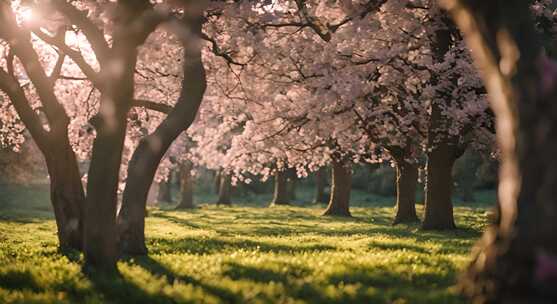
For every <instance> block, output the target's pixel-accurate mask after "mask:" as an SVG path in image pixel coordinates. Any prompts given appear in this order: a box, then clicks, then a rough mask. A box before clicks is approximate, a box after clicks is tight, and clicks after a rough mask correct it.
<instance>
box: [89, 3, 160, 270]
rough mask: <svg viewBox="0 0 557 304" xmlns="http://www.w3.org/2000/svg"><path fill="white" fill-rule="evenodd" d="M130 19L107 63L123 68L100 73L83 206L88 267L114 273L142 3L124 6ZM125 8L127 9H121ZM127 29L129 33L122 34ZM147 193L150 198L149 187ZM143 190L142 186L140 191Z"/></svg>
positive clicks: (120, 29) (117, 36)
mask: <svg viewBox="0 0 557 304" xmlns="http://www.w3.org/2000/svg"><path fill="white" fill-rule="evenodd" d="M120 9H121V10H126V12H128V10H129V12H128V13H129V14H126V18H122V19H121V20H119V24H118V25H117V26H116V28H117V29H118V30H117V31H116V32H115V33H114V37H115V38H114V42H113V45H112V48H111V49H110V51H111V54H110V58H108V59H107V61H106V62H105V64H106V66H110V67H119V69H117V70H118V72H115V71H114V69H103V70H102V71H101V73H102V76H101V77H102V78H103V86H102V88H101V92H102V93H101V101H100V109H99V113H98V114H97V116H96V117H94V118H93V119H92V121H91V122H92V124H93V125H94V127H95V129H96V131H97V135H96V137H95V140H94V142H93V150H92V157H91V163H90V167H89V173H88V177H87V198H86V200H85V210H84V213H83V214H84V226H83V227H84V232H83V236H84V237H83V249H84V250H83V251H84V255H85V266H86V269H94V270H95V271H100V272H115V271H117V268H116V260H117V258H118V248H117V236H118V231H117V229H116V209H117V200H118V195H117V191H118V183H119V182H120V165H121V162H122V152H123V149H124V140H125V138H126V128H127V116H128V112H129V109H130V108H131V106H132V101H133V98H134V86H135V83H134V74H135V67H136V63H137V44H136V43H137V41H130V40H129V37H127V36H126V35H128V33H127V32H128V30H127V29H128V26H129V23H131V22H133V19H134V18H135V17H136V16H137V15H138V14H141V13H142V12H143V9H142V8H141V6H140V5H139V6H137V7H131V6H126V8H124V7H120ZM122 12H123V11H122ZM124 32H126V33H124ZM149 186H150V184H149V185H148V187H147V190H146V191H145V197H147V191H148V190H149ZM138 190H139V189H138Z"/></svg>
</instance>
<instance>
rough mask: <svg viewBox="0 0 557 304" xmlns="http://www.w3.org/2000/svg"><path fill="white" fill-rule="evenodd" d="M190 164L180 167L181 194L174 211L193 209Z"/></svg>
mask: <svg viewBox="0 0 557 304" xmlns="http://www.w3.org/2000/svg"><path fill="white" fill-rule="evenodd" d="M191 170H192V164H191V163H190V162H186V163H185V164H183V165H181V166H180V179H181V184H180V190H181V191H180V192H181V193H182V198H181V199H180V203H179V204H178V206H176V209H193V208H195V206H194V204H193V187H194V186H193V176H192V175H191Z"/></svg>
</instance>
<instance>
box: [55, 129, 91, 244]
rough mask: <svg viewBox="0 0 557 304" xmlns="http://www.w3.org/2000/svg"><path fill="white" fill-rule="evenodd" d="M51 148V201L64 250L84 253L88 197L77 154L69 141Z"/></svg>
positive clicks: (65, 138)
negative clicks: (83, 217) (86, 197)
mask: <svg viewBox="0 0 557 304" xmlns="http://www.w3.org/2000/svg"><path fill="white" fill-rule="evenodd" d="M62 138H63V139H62V142H58V143H56V144H53V145H51V147H50V151H49V152H48V153H47V154H46V164H47V168H48V174H49V176H50V200H51V202H52V205H53V209H54V216H55V219H56V226H57V228H58V241H59V245H60V248H62V249H65V248H72V249H76V250H81V249H82V242H83V238H82V234H83V220H82V208H83V205H84V203H85V193H84V191H83V185H82V183H81V175H80V173H79V167H78V164H77V158H76V156H75V153H74V151H73V149H72V147H71V145H70V143H69V142H68V138H67V137H65V136H64V137H62Z"/></svg>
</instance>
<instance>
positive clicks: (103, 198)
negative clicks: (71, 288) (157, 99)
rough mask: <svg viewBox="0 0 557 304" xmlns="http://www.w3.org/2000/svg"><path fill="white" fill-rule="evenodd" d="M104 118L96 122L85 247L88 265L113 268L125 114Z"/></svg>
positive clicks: (124, 134)
mask: <svg viewBox="0 0 557 304" xmlns="http://www.w3.org/2000/svg"><path fill="white" fill-rule="evenodd" d="M105 98H106V99H109V98H110V97H105ZM110 99H112V100H118V99H115V98H110ZM105 102H106V101H105ZM130 102H131V100H130ZM113 106H115V105H113ZM115 107H116V106H115ZM101 111H102V110H101ZM103 120H104V121H105V122H103V123H100V124H98V125H97V126H96V129H97V137H96V138H95V141H94V144H93V156H92V158H91V165H90V169H89V175H88V179H87V199H86V200H85V202H86V203H85V210H84V242H83V249H84V253H85V261H86V265H87V268H89V267H92V268H93V269H95V270H98V271H103V272H113V271H116V259H117V256H118V250H117V247H116V234H117V231H116V206H117V190H118V182H119V173H120V163H121V156H122V151H123V146H124V138H125V136H126V116H125V113H122V112H120V113H119V114H118V115H117V116H116V117H110V118H108V119H103Z"/></svg>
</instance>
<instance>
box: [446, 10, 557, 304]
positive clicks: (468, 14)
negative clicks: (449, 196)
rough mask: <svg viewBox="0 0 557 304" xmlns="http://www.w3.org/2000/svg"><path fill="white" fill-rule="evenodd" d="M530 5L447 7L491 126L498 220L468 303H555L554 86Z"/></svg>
mask: <svg viewBox="0 0 557 304" xmlns="http://www.w3.org/2000/svg"><path fill="white" fill-rule="evenodd" d="M530 4H531V1H521V0H507V1H480V0H475V1H471V0H469V1H453V2H452V3H451V5H450V6H448V7H447V8H448V9H449V10H450V11H451V13H452V14H453V16H454V17H455V20H456V22H457V24H458V25H459V26H460V28H461V30H462V31H463V33H464V34H465V36H466V38H467V42H468V43H469V45H470V46H471V47H472V49H473V53H472V54H473V55H474V56H475V60H476V63H477V64H478V65H479V66H480V67H481V69H482V71H483V73H482V76H483V77H484V82H485V84H486V87H487V89H488V92H489V94H490V102H491V105H492V107H493V109H494V111H495V114H496V118H497V137H498V141H499V147H500V150H501V168H500V183H499V197H498V198H499V200H498V210H499V220H498V223H496V224H495V225H493V226H492V227H490V228H489V229H487V231H486V232H485V233H484V236H483V238H482V240H481V241H480V242H479V244H478V246H476V249H475V250H474V252H473V257H474V259H473V261H472V263H471V264H470V266H469V268H468V270H467V272H466V274H465V276H463V280H462V281H461V287H462V290H463V292H464V293H465V294H467V295H468V296H469V297H470V298H471V300H472V301H473V302H474V303H557V292H556V291H555V286H557V271H556V270H555V268H556V267H555V265H557V242H556V241H555V240H556V239H557V200H555V197H557V178H556V172H557V162H555V155H557V144H556V142H555V138H556V134H557V116H556V113H557V111H556V104H555V98H556V96H557V86H556V81H555V79H556V78H557V75H556V72H555V63H554V62H551V61H550V60H549V59H548V58H547V57H545V55H544V51H543V46H542V43H541V41H540V40H539V35H538V33H537V31H536V28H535V26H534V22H533V21H532V19H531V16H530V14H528V13H527V12H529V10H530Z"/></svg>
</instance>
